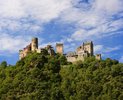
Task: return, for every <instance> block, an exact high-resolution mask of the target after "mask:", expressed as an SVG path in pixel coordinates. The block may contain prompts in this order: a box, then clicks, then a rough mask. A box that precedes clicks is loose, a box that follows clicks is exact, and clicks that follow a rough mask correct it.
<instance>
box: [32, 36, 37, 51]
mask: <svg viewBox="0 0 123 100" xmlns="http://www.w3.org/2000/svg"><path fill="white" fill-rule="evenodd" d="M31 49H32V51H36V50H37V49H38V38H32V43H31Z"/></svg>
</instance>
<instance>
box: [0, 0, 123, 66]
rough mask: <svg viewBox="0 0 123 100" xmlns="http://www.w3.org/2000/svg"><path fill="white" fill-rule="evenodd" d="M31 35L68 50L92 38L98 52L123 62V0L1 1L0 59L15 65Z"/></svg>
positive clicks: (43, 44)
mask: <svg viewBox="0 0 123 100" xmlns="http://www.w3.org/2000/svg"><path fill="white" fill-rule="evenodd" d="M32 37H38V39H39V47H44V46H46V45H47V44H51V45H52V46H53V47H54V49H55V44H56V43H57V42H60V43H64V51H65V53H67V52H69V51H75V49H76V48H77V47H78V46H79V45H81V44H82V43H83V42H85V41H93V43H94V53H95V54H97V53H101V54H102V57H103V59H106V58H112V59H117V60H119V61H120V62H123V0H0V62H2V61H7V62H8V63H9V64H15V63H16V62H17V61H18V60H19V56H18V55H19V50H20V49H23V48H24V47H25V46H26V45H27V44H29V43H30V41H31V39H32Z"/></svg>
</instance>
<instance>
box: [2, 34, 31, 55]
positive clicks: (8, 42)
mask: <svg viewBox="0 0 123 100" xmlns="http://www.w3.org/2000/svg"><path fill="white" fill-rule="evenodd" d="M29 40H30V38H29V37H22V36H14V37H13V36H11V35H9V34H4V33H1V35H0V53H1V54H2V53H3V54H4V53H6V54H7V53H8V54H13V53H18V51H19V49H21V48H24V47H25V46H26V45H27V44H28V43H29Z"/></svg>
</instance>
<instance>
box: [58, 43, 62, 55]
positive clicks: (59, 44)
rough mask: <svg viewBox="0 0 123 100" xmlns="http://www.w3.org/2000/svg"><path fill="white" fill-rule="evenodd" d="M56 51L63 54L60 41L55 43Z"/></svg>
mask: <svg viewBox="0 0 123 100" xmlns="http://www.w3.org/2000/svg"><path fill="white" fill-rule="evenodd" d="M56 53H59V54H62V55H63V44H62V43H56Z"/></svg>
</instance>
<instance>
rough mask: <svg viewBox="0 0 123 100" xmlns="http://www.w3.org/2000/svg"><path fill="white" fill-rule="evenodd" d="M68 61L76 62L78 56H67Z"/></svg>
mask: <svg viewBox="0 0 123 100" xmlns="http://www.w3.org/2000/svg"><path fill="white" fill-rule="evenodd" d="M67 61H68V62H76V61H77V58H76V57H67Z"/></svg>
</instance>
